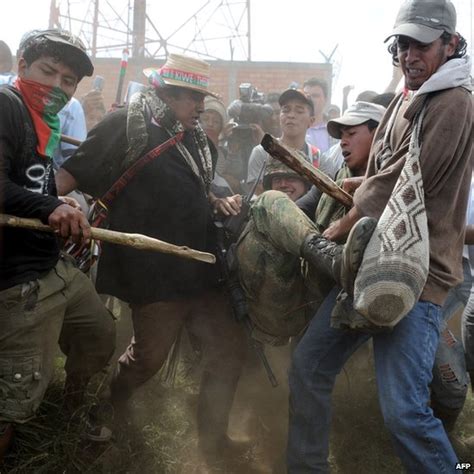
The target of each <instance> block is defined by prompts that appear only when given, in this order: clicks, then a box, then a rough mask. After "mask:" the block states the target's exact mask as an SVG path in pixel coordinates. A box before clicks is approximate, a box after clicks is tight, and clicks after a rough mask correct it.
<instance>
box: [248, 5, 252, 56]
mask: <svg viewBox="0 0 474 474" xmlns="http://www.w3.org/2000/svg"><path fill="white" fill-rule="evenodd" d="M250 16H251V15H250V0H247V28H248V32H247V50H248V51H247V61H252V38H251V31H252V30H251V28H250Z"/></svg>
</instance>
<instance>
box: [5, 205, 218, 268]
mask: <svg viewBox="0 0 474 474" xmlns="http://www.w3.org/2000/svg"><path fill="white" fill-rule="evenodd" d="M0 226H7V227H21V228H23V229H31V230H39V231H43V232H54V229H53V228H52V227H50V226H49V225H46V224H43V223H42V222H41V221H40V220H38V219H26V218H24V217H16V216H10V215H8V214H0ZM91 234H92V237H93V238H94V239H96V240H102V241H104V242H109V243H111V244H118V245H126V246H128V247H133V248H135V249H138V250H152V251H155V252H162V253H168V254H172V255H175V256H177V257H182V258H188V259H191V260H199V261H200V262H205V263H216V257H215V256H214V255H212V254H211V253H207V252H201V251H199V250H194V249H191V248H189V247H185V246H178V245H174V244H170V243H168V242H163V241H162V240H158V239H153V238H152V237H148V236H146V235H142V234H128V233H125V232H117V231H115V230H108V229H100V228H98V227H91Z"/></svg>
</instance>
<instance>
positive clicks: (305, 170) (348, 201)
mask: <svg viewBox="0 0 474 474" xmlns="http://www.w3.org/2000/svg"><path fill="white" fill-rule="evenodd" d="M261 145H262V146H263V148H264V149H265V151H266V152H267V153H269V154H270V155H271V156H273V158H276V159H277V160H280V161H281V162H282V163H284V164H285V165H286V166H288V167H289V168H291V169H292V170H293V171H296V172H297V173H298V174H299V175H301V176H304V177H305V178H307V179H308V180H309V181H310V182H311V183H313V184H314V185H316V187H317V188H318V189H320V190H321V191H322V192H324V193H326V194H329V196H331V197H333V198H334V199H336V200H337V201H339V202H340V203H341V204H343V205H344V206H346V207H352V196H351V195H350V194H349V193H347V192H346V191H344V190H343V189H342V188H340V187H339V186H338V185H337V184H336V183H335V182H334V181H333V180H332V179H331V178H330V177H329V176H327V175H326V174H324V173H323V172H322V171H320V170H318V169H317V168H315V167H314V166H312V165H311V164H310V163H308V162H307V161H306V160H304V159H303V158H301V157H300V156H298V155H296V154H295V153H292V152H291V151H290V150H288V148H286V147H285V146H284V145H282V144H281V143H278V141H277V140H276V139H275V138H273V137H272V136H271V135H269V134H268V133H266V134H265V135H264V137H263V139H262V143H261Z"/></svg>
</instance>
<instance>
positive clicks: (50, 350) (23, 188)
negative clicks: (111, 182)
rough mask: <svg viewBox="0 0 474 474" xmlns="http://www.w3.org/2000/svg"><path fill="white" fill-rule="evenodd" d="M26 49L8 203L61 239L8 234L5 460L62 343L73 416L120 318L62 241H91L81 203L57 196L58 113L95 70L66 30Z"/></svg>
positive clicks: (4, 259) (10, 152) (3, 122)
mask: <svg viewBox="0 0 474 474" xmlns="http://www.w3.org/2000/svg"><path fill="white" fill-rule="evenodd" d="M20 49H21V56H20V58H19V61H18V78H17V79H16V81H15V83H14V84H13V85H12V86H8V85H5V86H2V87H1V88H0V165H1V167H0V189H1V191H2V195H1V201H0V204H1V207H2V212H5V213H6V214H13V215H16V216H19V217H30V218H37V219H40V220H41V221H43V223H44V224H49V225H50V226H51V227H53V229H54V230H55V234H50V233H45V232H38V231H32V230H26V229H13V228H3V229H2V235H1V237H2V238H1V247H0V254H1V261H0V272H1V279H0V321H1V323H0V324H1V327H2V330H1V333H0V367H1V368H0V379H1V380H2V396H1V401H0V458H1V457H2V456H3V454H4V451H5V450H6V448H7V447H8V444H9V442H10V439H11V436H12V433H13V427H14V425H15V424H17V423H25V422H27V421H28V420H29V419H31V418H32V417H33V416H34V415H35V413H36V410H37V409H38V406H39V404H40V403H41V401H42V399H43V396H44V393H45V391H46V388H47V387H48V384H49V382H50V381H51V378H52V376H53V371H54V356H55V353H56V346H57V344H58V341H59V345H60V347H61V350H62V351H63V353H64V354H65V355H66V356H67V361H66V366H65V369H66V373H67V377H66V383H65V395H66V405H67V406H68V407H69V408H70V409H71V410H72V411H75V410H77V409H78V408H79V406H80V405H81V404H82V398H83V395H84V392H85V389H86V387H87V384H88V382H89V380H90V378H91V377H92V376H93V375H94V374H96V373H98V372H99V371H100V370H101V369H102V368H103V367H104V366H105V365H106V363H107V362H108V360H109V358H110V356H111V355H112V352H113V350H114V345H115V327H114V323H113V319H112V317H111V315H110V314H109V312H108V311H107V309H106V308H105V307H104V306H103V304H102V302H101V300H100V298H99V296H98V295H97V293H96V291H95V289H94V287H93V285H92V284H91V281H90V279H89V278H88V277H87V276H86V275H84V274H83V273H82V272H80V271H79V270H77V269H76V267H75V266H74V264H73V263H71V261H70V260H69V259H68V258H65V257H63V256H62V255H61V254H60V250H59V249H60V247H59V242H58V237H63V238H69V237H72V239H74V240H75V241H77V242H80V241H82V242H86V243H87V241H88V240H89V239H90V226H89V223H88V222H87V219H86V218H85V216H84V215H83V214H82V212H81V211H80V210H78V209H77V207H78V205H77V203H76V202H74V200H67V199H66V200H62V199H59V198H58V197H57V192H56V186H55V183H54V175H53V159H52V155H53V151H54V150H55V148H56V147H57V145H58V143H59V139H60V124H59V118H58V115H57V114H58V112H59V111H60V110H61V108H62V107H64V105H65V104H66V103H67V101H68V100H69V99H70V98H71V97H72V95H73V94H74V92H75V90H76V87H77V84H78V83H79V81H80V80H81V79H82V77H83V76H85V75H87V76H90V75H91V74H92V72H93V66H92V63H91V61H90V59H89V57H88V56H87V54H86V50H85V47H84V45H83V44H82V42H81V41H80V40H79V39H78V38H75V37H74V36H72V35H70V34H69V33H67V32H65V31H59V30H48V31H35V32H34V34H30V35H28V36H27V37H26V38H25V40H24V41H23V42H22V45H21V47H20ZM90 428H91V430H90V431H89V432H88V434H89V435H90V437H91V438H92V439H96V440H105V439H108V438H110V431H107V430H106V429H105V428H100V427H97V430H95V429H94V428H93V427H90Z"/></svg>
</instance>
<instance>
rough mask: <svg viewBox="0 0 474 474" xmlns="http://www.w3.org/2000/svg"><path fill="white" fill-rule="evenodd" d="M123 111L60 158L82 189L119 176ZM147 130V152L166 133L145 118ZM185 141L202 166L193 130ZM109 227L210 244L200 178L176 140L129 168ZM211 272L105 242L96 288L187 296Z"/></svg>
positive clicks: (209, 247) (130, 295) (133, 298)
mask: <svg viewBox="0 0 474 474" xmlns="http://www.w3.org/2000/svg"><path fill="white" fill-rule="evenodd" d="M126 118H127V110H126V109H122V110H119V111H116V112H114V113H112V114H110V115H109V116H107V117H106V118H105V119H104V120H103V121H102V122H101V123H99V124H98V125H97V126H96V127H95V128H94V129H92V130H91V132H90V133H89V135H88V137H87V139H86V141H85V142H84V143H83V144H82V145H81V146H80V147H79V149H78V150H77V153H76V154H75V155H74V156H72V157H71V158H70V159H69V160H68V161H67V162H66V163H65V164H64V166H63V167H64V168H65V169H66V170H67V171H68V172H69V173H71V174H72V175H73V176H74V177H75V179H76V180H77V182H78V183H79V189H80V190H81V191H83V192H85V193H88V194H91V195H93V196H94V197H101V196H102V195H103V194H104V193H105V192H106V191H107V190H108V188H109V187H110V186H111V185H112V184H113V183H114V182H115V181H116V179H117V178H118V177H119V176H120V174H121V172H122V171H123V169H122V168H121V164H122V162H123V159H124V156H125V153H126V150H127V146H128V143H127V138H126ZM148 134H149V140H148V144H147V147H146V149H145V152H147V151H148V150H151V149H152V148H154V147H156V146H157V145H159V144H161V143H163V142H164V141H165V140H167V139H168V138H169V135H168V133H167V132H166V131H165V130H164V129H163V128H161V127H159V126H158V125H156V124H151V123H149V124H148ZM183 143H184V144H185V146H186V147H187V148H188V150H189V151H190V153H191V154H192V156H193V158H194V159H195V161H196V162H197V164H198V166H199V167H200V166H201V164H200V160H199V158H198V154H197V150H196V148H195V144H194V141H193V139H192V136H191V134H188V133H186V134H185V138H184V141H183ZM213 151H214V152H215V149H213ZM216 158H217V153H213V159H214V164H215V160H216ZM109 228H110V229H113V230H118V231H122V232H132V233H139V234H145V235H148V236H150V237H154V238H157V239H160V240H164V241H166V242H169V243H173V244H176V245H186V246H188V247H192V248H194V249H197V250H203V251H211V252H213V251H214V244H215V242H214V230H213V224H212V220H211V215H210V210H209V205H208V200H207V196H206V194H205V191H204V188H203V185H202V183H201V182H200V180H199V178H198V177H197V176H196V175H195V174H194V173H193V171H192V170H191V168H190V166H189V165H188V164H187V163H186V161H185V160H184V158H183V157H182V155H181V154H180V153H179V151H178V150H177V148H176V147H172V148H171V149H169V150H168V151H166V152H165V153H163V154H162V155H160V156H159V157H158V158H156V159H155V160H154V161H153V162H151V163H149V164H147V165H146V166H145V167H144V168H143V169H142V170H141V171H140V172H138V173H137V174H136V175H135V176H134V178H133V179H132V180H131V181H130V183H129V184H128V185H127V186H126V188H125V189H124V190H123V191H122V192H121V194H120V195H119V196H118V197H117V198H116V199H115V201H114V202H113V204H112V206H111V209H110V212H109ZM215 279H216V277H215V274H214V267H213V266H212V265H209V264H206V263H200V262H196V261H193V260H187V259H183V258H178V257H175V256H171V255H167V254H163V253H157V252H148V251H141V250H135V249H132V248H129V247H124V246H118V245H106V244H104V246H103V253H102V256H101V258H100V260H99V267H98V277H97V290H98V292H99V293H107V294H111V295H114V296H117V297H118V298H120V299H122V300H124V301H127V302H130V303H135V304H148V303H153V302H156V301H164V300H173V299H180V298H186V297H188V296H191V295H194V294H196V293H198V292H200V291H202V290H205V289H207V288H209V287H210V286H212V285H214V284H215Z"/></svg>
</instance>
